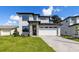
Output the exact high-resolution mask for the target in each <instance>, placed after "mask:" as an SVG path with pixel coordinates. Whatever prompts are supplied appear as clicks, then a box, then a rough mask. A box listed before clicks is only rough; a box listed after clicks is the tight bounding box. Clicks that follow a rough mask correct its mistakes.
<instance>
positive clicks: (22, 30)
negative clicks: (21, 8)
mask: <svg viewBox="0 0 79 59" xmlns="http://www.w3.org/2000/svg"><path fill="white" fill-rule="evenodd" d="M16 14H17V15H18V16H19V29H18V31H19V34H20V35H21V34H25V35H27V34H30V36H44V35H52V36H60V25H56V24H53V21H52V20H51V19H50V17H49V16H40V15H39V14H34V13H26V12H17V13H16Z"/></svg>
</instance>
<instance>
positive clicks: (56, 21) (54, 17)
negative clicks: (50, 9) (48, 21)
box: [51, 15, 62, 24]
mask: <svg viewBox="0 0 79 59" xmlns="http://www.w3.org/2000/svg"><path fill="white" fill-rule="evenodd" d="M51 18H52V21H53V23H54V24H60V23H61V21H62V20H61V18H60V17H59V16H58V15H53V16H52V17H51Z"/></svg>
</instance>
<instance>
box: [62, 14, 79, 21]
mask: <svg viewBox="0 0 79 59" xmlns="http://www.w3.org/2000/svg"><path fill="white" fill-rule="evenodd" d="M76 17H79V15H77V16H69V17H66V18H65V19H64V20H63V21H65V20H67V19H68V18H76Z"/></svg>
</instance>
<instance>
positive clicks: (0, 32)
mask: <svg viewBox="0 0 79 59" xmlns="http://www.w3.org/2000/svg"><path fill="white" fill-rule="evenodd" d="M15 28H16V27H15V26H10V25H3V26H0V36H7V35H12V34H13V33H14V29H15Z"/></svg>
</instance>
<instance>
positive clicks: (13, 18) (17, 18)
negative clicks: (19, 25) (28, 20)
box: [10, 15, 19, 20]
mask: <svg viewBox="0 0 79 59" xmlns="http://www.w3.org/2000/svg"><path fill="white" fill-rule="evenodd" d="M10 19H11V20H19V16H17V15H11V16H10Z"/></svg>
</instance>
